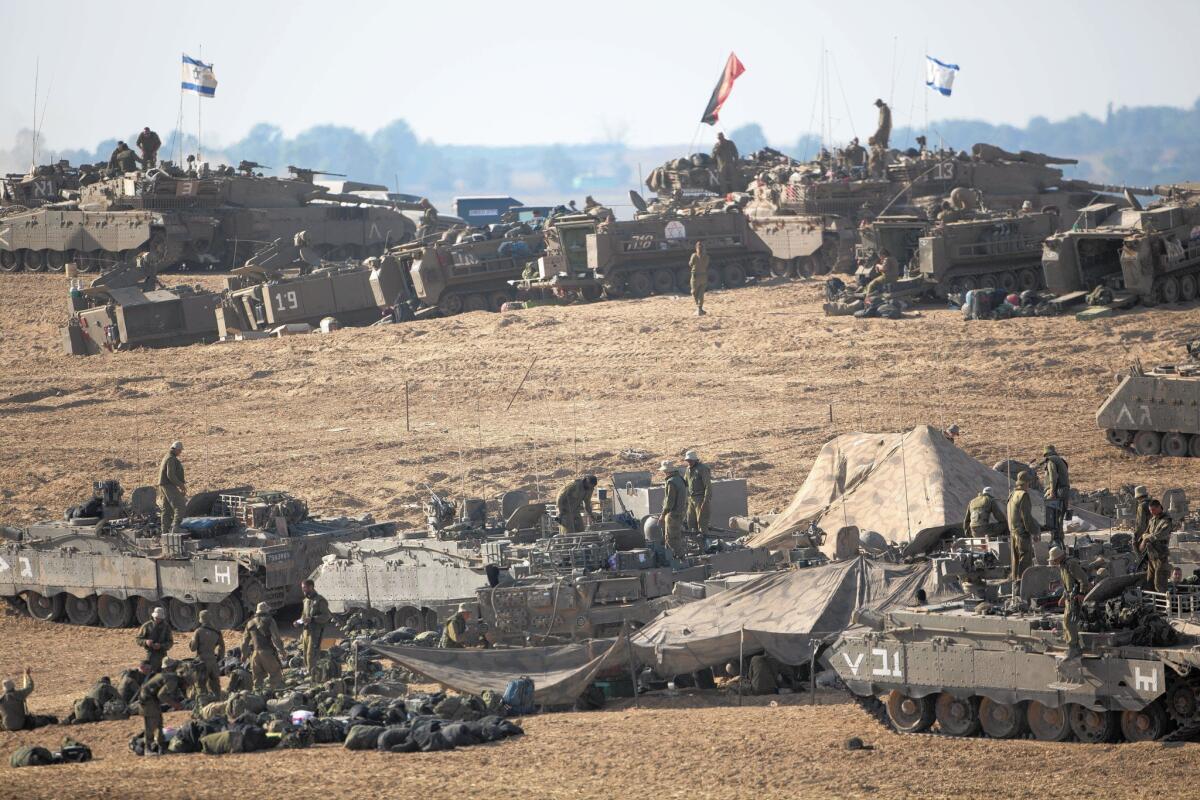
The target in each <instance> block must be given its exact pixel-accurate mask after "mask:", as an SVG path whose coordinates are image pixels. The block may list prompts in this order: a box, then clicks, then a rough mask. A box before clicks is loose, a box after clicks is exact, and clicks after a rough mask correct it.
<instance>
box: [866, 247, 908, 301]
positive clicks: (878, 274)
mask: <svg viewBox="0 0 1200 800" xmlns="http://www.w3.org/2000/svg"><path fill="white" fill-rule="evenodd" d="M899 273H900V270H899V268H898V267H897V266H896V259H895V258H894V257H893V256H892V254H891V253H890V252H889V251H888V249H887V248H886V247H885V248H882V249H881V250H880V251H879V261H878V263H876V264H875V270H874V273H873V274H874V275H875V277H874V278H873V279H872V280H871V282H870V283H868V284H867V288H866V294H867V296H870V295H872V294H875V293H876V292H882V291H883V289H884V287H885V286H887V285H888V284H890V283H891V282H892V281H894V280H896V278H898V277H899Z"/></svg>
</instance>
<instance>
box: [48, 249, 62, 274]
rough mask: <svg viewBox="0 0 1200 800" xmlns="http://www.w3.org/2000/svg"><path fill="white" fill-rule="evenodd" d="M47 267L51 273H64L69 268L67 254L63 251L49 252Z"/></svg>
mask: <svg viewBox="0 0 1200 800" xmlns="http://www.w3.org/2000/svg"><path fill="white" fill-rule="evenodd" d="M46 266H47V267H48V268H49V269H50V271H51V272H62V271H63V269H64V268H65V267H66V266H67V254H66V252H65V251H63V250H47V251H46Z"/></svg>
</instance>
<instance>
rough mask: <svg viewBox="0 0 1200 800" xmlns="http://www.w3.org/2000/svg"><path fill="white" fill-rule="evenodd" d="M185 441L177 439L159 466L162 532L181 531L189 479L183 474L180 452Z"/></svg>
mask: <svg viewBox="0 0 1200 800" xmlns="http://www.w3.org/2000/svg"><path fill="white" fill-rule="evenodd" d="M182 452H183V442H181V441H178V440H176V441H175V442H173V443H172V444H171V449H170V450H169V451H167V455H166V456H165V457H164V458H163V460H162V464H160V465H159V467H158V495H159V498H160V499H161V500H162V519H161V522H162V527H161V529H160V530H161V532H162V533H175V532H178V531H179V523H180V522H182V521H183V512H184V509H185V508H187V481H186V480H185V478H184V475H183V462H181V461H180V460H179V454H180V453H182Z"/></svg>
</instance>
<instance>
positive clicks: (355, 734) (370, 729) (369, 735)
mask: <svg viewBox="0 0 1200 800" xmlns="http://www.w3.org/2000/svg"><path fill="white" fill-rule="evenodd" d="M383 730H384V729H383V726H382V725H355V726H354V727H353V728H351V729H350V733H348V734H346V741H345V742H343V743H342V746H343V747H345V748H346V749H347V750H374V749H375V746H376V744H377V743H378V742H379V735H380V734H381V733H383Z"/></svg>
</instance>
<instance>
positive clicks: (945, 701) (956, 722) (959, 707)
mask: <svg viewBox="0 0 1200 800" xmlns="http://www.w3.org/2000/svg"><path fill="white" fill-rule="evenodd" d="M933 714H934V716H935V717H937V722H938V725H939V726H940V727H941V729H942V732H943V733H948V734H950V735H951V736H974V735H975V734H977V733H979V700H978V699H977V698H974V697H955V696H954V695H952V694H950V693H949V692H942V693H941V694H939V695H938V696H937V701H936V702H935V703H934V706H933Z"/></svg>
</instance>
